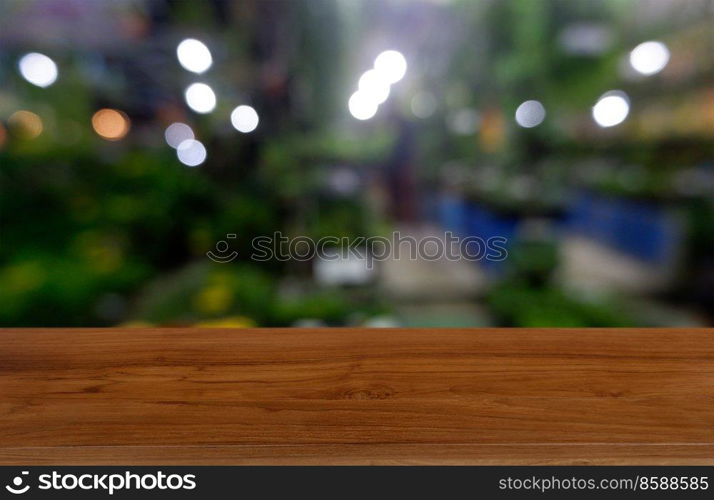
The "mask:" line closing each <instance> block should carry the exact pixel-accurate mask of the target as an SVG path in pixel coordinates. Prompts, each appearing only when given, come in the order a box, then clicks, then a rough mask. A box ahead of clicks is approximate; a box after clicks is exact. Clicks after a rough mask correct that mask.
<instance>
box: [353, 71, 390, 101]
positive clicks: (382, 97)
mask: <svg viewBox="0 0 714 500" xmlns="http://www.w3.org/2000/svg"><path fill="white" fill-rule="evenodd" d="M358 88H359V91H360V92H362V93H364V94H366V95H368V96H369V97H370V98H371V99H373V100H374V101H375V102H376V103H377V104H382V103H383V102H384V101H386V100H387V98H388V97H389V82H388V81H387V80H385V79H384V78H383V77H382V75H381V73H379V72H378V71H377V70H374V69H370V70H368V71H366V72H365V73H364V74H363V75H362V76H361V77H360V79H359V84H358Z"/></svg>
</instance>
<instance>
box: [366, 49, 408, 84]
mask: <svg viewBox="0 0 714 500" xmlns="http://www.w3.org/2000/svg"><path fill="white" fill-rule="evenodd" d="M374 69H375V70H376V71H377V72H378V73H379V74H380V75H381V76H382V78H384V79H385V80H386V81H387V82H389V83H396V82H398V81H399V80H401V79H402V78H404V75H405V74H406V72H407V60H406V59H405V58H404V56H403V55H402V54H401V52H398V51H396V50H385V51H384V52H382V53H381V54H379V55H378V56H377V58H376V59H375V60H374Z"/></svg>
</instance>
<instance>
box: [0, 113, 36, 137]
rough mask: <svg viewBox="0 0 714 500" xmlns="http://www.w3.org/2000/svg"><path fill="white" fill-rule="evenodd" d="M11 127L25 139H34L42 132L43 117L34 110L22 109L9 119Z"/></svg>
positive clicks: (8, 122)
mask: <svg viewBox="0 0 714 500" xmlns="http://www.w3.org/2000/svg"><path fill="white" fill-rule="evenodd" d="M7 124H8V126H9V127H10V129H11V130H12V131H13V132H14V133H16V134H17V135H18V136H20V137H23V138H25V139H34V138H35V137H37V136H39V135H40V134H41V133H42V130H43V125H42V119H41V118H40V117H39V116H38V115H36V114H35V113H33V112H32V111H25V110H20V111H16V112H14V113H13V114H11V115H10V117H9V118H8V119H7Z"/></svg>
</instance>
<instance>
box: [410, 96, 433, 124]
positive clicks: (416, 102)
mask: <svg viewBox="0 0 714 500" xmlns="http://www.w3.org/2000/svg"><path fill="white" fill-rule="evenodd" d="M411 108H412V113H414V116H416V117H417V118H429V117H430V116H431V115H433V114H434V112H435V111H436V98H435V97H434V94H432V93H431V92H426V91H422V92H417V93H416V94H414V97H412V100H411Z"/></svg>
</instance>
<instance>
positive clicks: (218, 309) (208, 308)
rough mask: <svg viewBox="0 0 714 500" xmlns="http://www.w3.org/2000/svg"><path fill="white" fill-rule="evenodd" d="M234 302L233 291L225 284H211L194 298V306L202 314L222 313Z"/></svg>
mask: <svg viewBox="0 0 714 500" xmlns="http://www.w3.org/2000/svg"><path fill="white" fill-rule="evenodd" d="M232 302H233V292H232V291H231V289H230V288H229V287H228V286H226V285H225V284H216V285H210V286H207V287H206V288H204V289H203V290H201V291H200V292H198V294H197V295H196V296H194V298H193V306H194V308H195V309H196V310H197V311H199V312H200V313H202V314H221V313H224V312H226V311H227V310H228V308H229V307H230V306H231V303H232Z"/></svg>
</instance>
